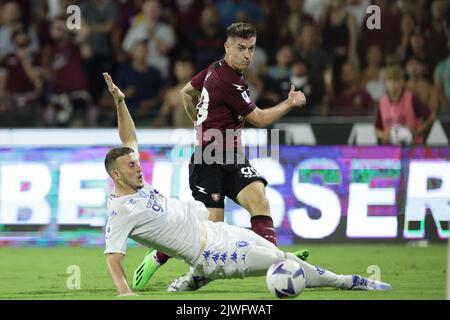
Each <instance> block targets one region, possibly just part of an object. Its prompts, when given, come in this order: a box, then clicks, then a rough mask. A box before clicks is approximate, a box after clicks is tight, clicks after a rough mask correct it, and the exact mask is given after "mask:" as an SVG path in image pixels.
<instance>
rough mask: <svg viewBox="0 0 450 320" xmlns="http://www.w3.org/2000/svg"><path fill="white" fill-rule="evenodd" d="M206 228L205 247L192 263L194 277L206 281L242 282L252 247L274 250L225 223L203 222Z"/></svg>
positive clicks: (269, 243) (254, 236) (256, 237)
mask: <svg viewBox="0 0 450 320" xmlns="http://www.w3.org/2000/svg"><path fill="white" fill-rule="evenodd" d="M202 223H203V224H204V225H205V227H206V233H207V241H206V246H205V249H204V250H203V252H202V253H201V254H200V256H199V257H198V258H197V260H196V261H194V263H193V268H194V274H195V275H198V276H204V277H207V278H209V279H225V278H228V279H229V278H244V277H245V275H246V273H247V269H248V264H247V263H246V260H247V254H248V252H249V251H250V250H251V248H252V247H253V246H261V247H265V248H269V249H276V246H275V245H274V244H272V243H271V242H269V241H267V240H266V239H264V238H262V237H260V236H259V235H257V234H256V233H254V232H253V231H251V230H248V229H245V228H240V227H236V226H232V225H229V224H226V223H224V222H211V221H203V222H202Z"/></svg>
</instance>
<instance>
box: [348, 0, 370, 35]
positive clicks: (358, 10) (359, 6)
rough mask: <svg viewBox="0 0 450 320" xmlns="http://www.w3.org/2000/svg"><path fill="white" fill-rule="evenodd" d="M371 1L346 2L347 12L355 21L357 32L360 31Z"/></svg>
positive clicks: (355, 0) (352, 0) (354, 0)
mask: <svg viewBox="0 0 450 320" xmlns="http://www.w3.org/2000/svg"><path fill="white" fill-rule="evenodd" d="M370 5H371V0H347V11H348V13H350V14H352V15H353V16H354V17H355V19H356V24H357V27H358V30H360V29H361V27H362V24H363V23H364V19H365V17H366V13H367V8H368V7H369V6H370Z"/></svg>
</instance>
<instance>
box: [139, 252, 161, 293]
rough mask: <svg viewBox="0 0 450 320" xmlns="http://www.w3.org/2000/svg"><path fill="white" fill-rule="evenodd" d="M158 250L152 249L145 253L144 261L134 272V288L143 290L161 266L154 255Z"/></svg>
mask: <svg viewBox="0 0 450 320" xmlns="http://www.w3.org/2000/svg"><path fill="white" fill-rule="evenodd" d="M155 253H156V250H154V249H150V250H149V251H148V252H147V254H146V255H145V258H144V261H142V263H141V264H140V265H139V267H138V268H137V269H136V271H134V274H133V288H134V289H138V290H142V289H144V288H145V286H146V284H147V283H148V281H149V280H150V278H151V277H152V276H153V274H154V273H155V272H156V270H158V269H159V267H160V266H161V265H160V264H159V263H157V262H156V261H155V259H154V258H153V256H154V255H155Z"/></svg>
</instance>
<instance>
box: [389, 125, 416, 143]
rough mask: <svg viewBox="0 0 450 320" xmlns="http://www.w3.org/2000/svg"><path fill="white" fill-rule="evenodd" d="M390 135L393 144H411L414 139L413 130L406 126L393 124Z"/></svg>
mask: <svg viewBox="0 0 450 320" xmlns="http://www.w3.org/2000/svg"><path fill="white" fill-rule="evenodd" d="M390 135H391V139H390V140H391V143H392V144H411V143H412V141H413V135H412V132H411V130H410V129H409V128H408V127H405V126H400V125H397V126H393V127H392V128H391V132H390Z"/></svg>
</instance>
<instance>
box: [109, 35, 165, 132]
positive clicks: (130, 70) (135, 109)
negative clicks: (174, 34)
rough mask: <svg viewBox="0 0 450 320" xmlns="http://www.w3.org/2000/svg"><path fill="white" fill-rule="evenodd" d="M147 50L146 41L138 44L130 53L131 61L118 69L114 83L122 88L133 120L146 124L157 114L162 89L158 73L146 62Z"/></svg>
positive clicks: (161, 81)
mask: <svg viewBox="0 0 450 320" xmlns="http://www.w3.org/2000/svg"><path fill="white" fill-rule="evenodd" d="M147 50H148V44H147V42H146V41H140V42H138V43H137V44H136V45H135V46H134V49H133V52H132V61H131V62H130V63H129V64H126V65H124V66H122V67H121V68H120V70H119V73H118V75H117V81H116V82H117V84H118V85H119V86H120V87H121V88H124V93H125V96H126V98H127V105H128V108H129V110H130V113H131V114H132V115H133V118H136V119H138V120H139V121H141V122H142V121H145V122H146V123H148V121H150V120H151V119H154V118H155V116H156V115H157V114H158V108H159V103H160V97H159V96H160V89H161V88H162V87H163V80H162V78H161V75H160V73H159V71H158V70H157V69H156V68H154V67H152V66H150V65H149V64H148V62H147V56H148V52H147Z"/></svg>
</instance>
